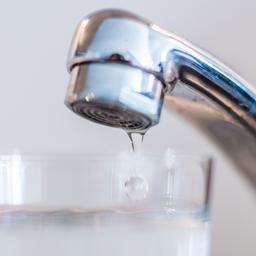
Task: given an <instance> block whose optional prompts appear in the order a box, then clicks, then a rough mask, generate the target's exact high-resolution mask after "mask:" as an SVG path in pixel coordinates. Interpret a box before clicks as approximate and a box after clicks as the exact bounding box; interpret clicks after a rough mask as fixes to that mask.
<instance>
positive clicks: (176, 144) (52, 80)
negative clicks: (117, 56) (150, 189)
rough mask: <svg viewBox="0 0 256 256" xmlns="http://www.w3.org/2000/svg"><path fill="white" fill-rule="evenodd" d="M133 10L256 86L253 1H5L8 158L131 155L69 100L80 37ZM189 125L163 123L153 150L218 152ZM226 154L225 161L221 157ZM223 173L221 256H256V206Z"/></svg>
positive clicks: (1, 52)
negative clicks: (94, 23) (78, 31)
mask: <svg viewBox="0 0 256 256" xmlns="http://www.w3.org/2000/svg"><path fill="white" fill-rule="evenodd" d="M106 7H107V8H109V7H115V8H122V9H126V10H130V11H133V12H135V13H137V14H139V15H141V16H144V17H145V18H147V19H150V20H152V21H154V22H155V23H157V24H158V25H160V26H162V27H164V28H166V29H168V30H170V31H173V32H175V33H177V34H178V35H180V36H182V37H185V38H186V39H189V41H191V42H193V43H195V44H196V45H199V46H200V47H201V48H203V49H207V51H209V52H211V53H213V54H214V55H215V56H217V57H218V58H219V59H221V60H222V61H223V62H224V63H226V64H227V65H228V66H230V67H231V68H233V69H234V70H235V71H237V72H238V73H239V74H240V75H242V76H243V77H244V78H245V79H246V80H247V81H249V82H251V83H252V84H256V75H255V72H254V70H255V60H256V47H255V45H256V36H255V25H256V18H255V17H256V16H255V7H256V6H255V3H254V1H252V0H251V1H250V0H244V1H235V0H215V1H209V0H194V1H184V0H183V1H182V0H179V1H178V0H176V1H172V0H168V1H164V0H158V1H138V0H129V1H128V0H122V1H121V0H119V1H118V0H116V1H100V0H93V1H88V0H87V1H86V0H83V1H81V0H72V1H52V0H44V1H32V0H31V1H29V0H24V1H11V0H10V1H5V2H3V1H2V2H1V3H0V33H1V34H0V38H1V43H0V70H1V71H0V72H1V76H0V86H1V93H0V117H1V122H0V125H1V126H0V127H1V134H0V142H1V143H0V153H1V154H9V153H12V152H14V151H15V152H17V151H19V152H21V153H28V154H31V153H81V152H83V153H84V152H86V153H99V152H102V153H106V152H107V153H110V152H119V151H121V150H124V149H127V148H129V146H130V145H129V142H128V139H127V136H126V135H125V134H124V133H123V132H122V131H119V130H116V129H110V128H106V127H102V126H99V125H97V124H93V123H91V122H87V121H85V120H82V119H81V118H79V117H77V116H75V115H74V114H72V113H71V112H70V111H68V110H67V109H66V108H65V107H64V105H63V100H64V96H65V91H66V86H67V83H68V73H67V72H66V56H67V52H68V48H69V45H70V41H71V38H72V36H73V33H74V29H75V27H76V25H77V24H78V22H79V20H80V19H81V18H82V17H84V16H85V15H86V14H88V13H90V12H92V11H95V10H97V9H102V8H106ZM196 134H197V133H196V132H195V131H194V130H193V129H191V128H187V127H185V123H183V122H182V121H180V120H176V118H173V117H170V116H169V114H168V113H164V114H163V116H162V121H161V124H160V125H159V126H158V127H155V128H153V129H152V131H150V132H149V133H148V135H147V136H146V139H145V148H146V149H147V150H149V151H158V152H160V153H161V152H163V151H164V150H165V149H166V147H168V146H169V147H173V148H175V149H176V150H178V151H187V152H192V151H195V152H201V151H204V150H205V151H210V150H211V148H210V147H208V146H207V147H206V146H205V147H202V145H204V143H203V144H202V141H201V139H200V138H197V137H196V136H195V135H196ZM216 154H218V153H216ZM221 161H222V160H221V159H220V160H219V164H218V166H217V174H216V181H215V192H214V194H215V202H214V207H215V208H214V210H213V217H214V223H215V222H216V224H215V225H214V227H213V239H214V240H213V251H214V255H246V256H248V255H255V253H256V249H255V248H256V246H255V245H254V241H255V239H254V237H255V234H254V231H255V230H256V223H255V222H256V221H255V216H256V206H255V198H254V196H253V195H252V193H251V191H250V190H249V189H248V187H247V186H246V183H245V182H244V181H243V180H242V179H241V178H240V176H239V175H237V174H236V173H235V172H233V167H231V166H230V165H229V164H227V163H221Z"/></svg>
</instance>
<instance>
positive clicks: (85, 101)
mask: <svg viewBox="0 0 256 256" xmlns="http://www.w3.org/2000/svg"><path fill="white" fill-rule="evenodd" d="M68 70H69V72H70V74H71V78H70V83H69V87H68V91H67V96H66V100H65V103H66V105H67V106H68V107H69V108H70V109H72V110H73V111H74V112H75V113H77V114H79V115H80V116H82V117H84V118H87V119H90V120H92V121H94V122H98V123H101V124H105V125H109V126H112V127H120V128H123V129H125V130H127V131H134V132H143V131H145V130H147V129H148V128H149V127H151V126H153V125H156V124H157V123H158V122H159V119H160V114H161V109H162V105H163V100H164V98H166V101H167V104H168V106H169V107H171V108H172V109H173V110H176V111H177V112H178V113H180V114H181V115H183V116H184V117H186V118H187V119H189V120H190V121H191V122H193V123H194V124H195V125H197V127H199V128H200V129H201V130H202V131H204V132H205V133H206V134H207V135H208V136H210V137H211V138H212V139H213V141H214V142H216V143H217V144H218V145H219V146H220V147H221V148H222V149H223V152H225V153H226V154H227V155H228V156H229V157H230V158H231V159H232V160H233V162H234V163H235V164H236V165H237V166H238V168H239V169H240V170H241V172H242V173H243V174H244V175H245V177H247V178H248V180H249V181H251V184H252V186H253V187H254V188H256V90H255V88H253V87H251V86H250V85H249V84H248V83H246V82H245V81H244V80H243V79H242V78H240V77H239V76H238V75H236V74H235V73H234V72H232V71H231V70H230V69H229V68H227V67H226V66H224V65H223V64H221V63H220V62H219V61H217V60H216V59H214V58H213V57H211V56H210V55H208V54H206V53H205V52H203V51H202V50H200V49H198V48H197V47H195V46H193V45H191V44H190V43H188V42H187V41H185V40H183V39H181V38H179V37H178V36H176V35H174V34H172V33H169V32H167V31H165V30H163V29H161V28H160V27H158V26H157V25H155V24H153V23H151V22H148V21H146V20H144V19H142V18H140V17H138V16H136V15H133V14H131V13H129V12H126V11H121V10H103V11H99V12H97V13H94V14H92V15H90V16H88V17H86V18H85V19H83V20H82V21H81V22H80V24H79V26H78V28H77V31H76V33H75V36H74V39H73V42H72V45H71V49H70V54H69V58H68ZM167 95H168V97H166V96H167Z"/></svg>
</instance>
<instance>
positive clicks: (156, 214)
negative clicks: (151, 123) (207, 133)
mask: <svg viewBox="0 0 256 256" xmlns="http://www.w3.org/2000/svg"><path fill="white" fill-rule="evenodd" d="M211 172H212V165H211V160H210V159H208V158H202V157H197V156H176V155H175V154H173V153H172V152H171V151H167V154H166V155H165V156H153V155H146V156H145V155H141V156H140V157H139V158H138V157H136V158H135V157H134V155H133V154H127V153H123V154H120V155H119V156H113V157H110V156H102V155H97V156H83V155H76V156H71V155H61V156H20V155H11V156H2V157H0V248H1V253H2V254H3V255H11V256H16V255H17V256H18V255H19V256H23V255H24V256H25V255H26V256H29V255H37V256H41V255H62V256H66V255H70V256H71V255H72V256H74V255H75V256H80V255H90V256H94V255H95V256H96V255H97V256H100V255H111V256H113V255H118V256H119V255H129V256H130V255H160V256H161V255H179V256H186V255H189V256H193V255H196V256H201V255H202V256H206V255H208V250H209V214H208V207H209V192H210V184H211Z"/></svg>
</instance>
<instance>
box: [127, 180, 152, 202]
mask: <svg viewBox="0 0 256 256" xmlns="http://www.w3.org/2000/svg"><path fill="white" fill-rule="evenodd" d="M124 187H125V193H126V194H127V196H128V197H129V198H130V199H131V200H135V201H137V200H143V199H145V198H146V197H147V193H148V183H147V181H146V180H145V179H144V178H143V177H140V176H132V177H130V178H129V179H128V180H127V181H126V182H125V184H124Z"/></svg>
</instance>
